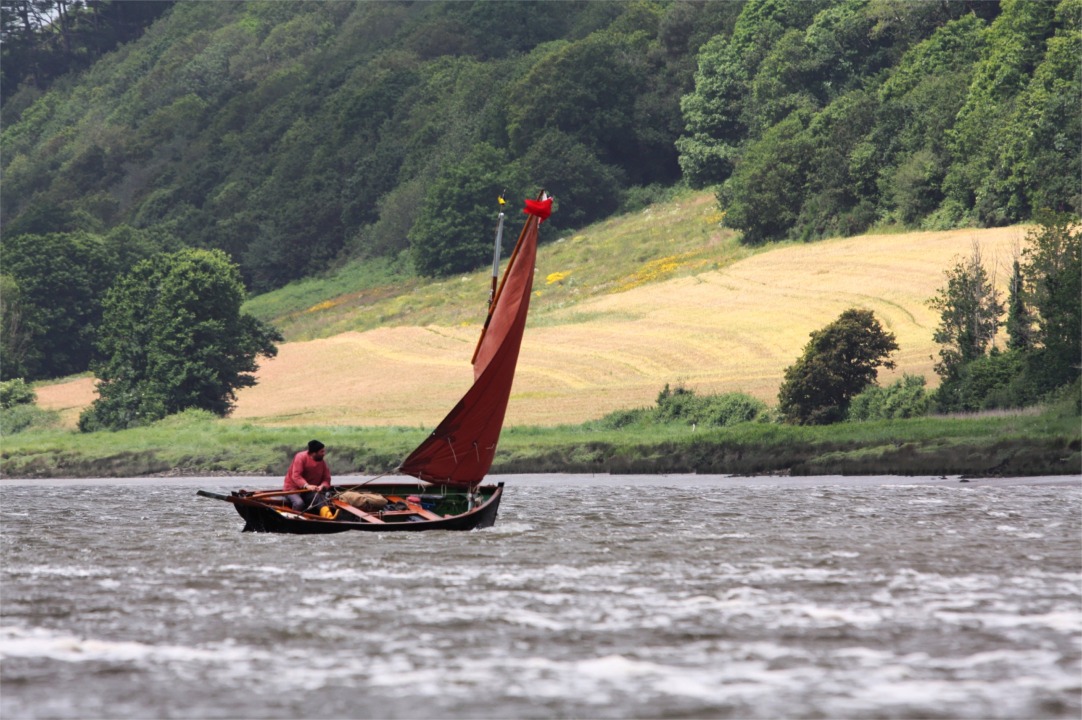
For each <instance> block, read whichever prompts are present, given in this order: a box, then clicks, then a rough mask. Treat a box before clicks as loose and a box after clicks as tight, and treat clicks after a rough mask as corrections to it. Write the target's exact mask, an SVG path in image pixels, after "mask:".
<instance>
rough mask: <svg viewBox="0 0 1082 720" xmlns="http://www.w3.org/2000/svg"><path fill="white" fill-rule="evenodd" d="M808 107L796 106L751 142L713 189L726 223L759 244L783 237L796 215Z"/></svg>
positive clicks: (805, 167)
mask: <svg viewBox="0 0 1082 720" xmlns="http://www.w3.org/2000/svg"><path fill="white" fill-rule="evenodd" d="M810 121H811V113H810V112H808V111H796V112H794V113H792V114H791V115H790V116H789V117H787V118H786V119H785V120H783V121H782V122H780V123H778V124H777V125H774V126H773V127H771V128H770V129H769V130H768V131H767V132H766V134H765V135H764V136H763V138H762V139H761V140H760V141H759V142H756V143H754V144H753V145H751V146H750V147H749V148H748V149H747V152H746V153H745V154H744V156H743V157H742V158H741V160H740V162H739V164H738V165H737V168H736V171H735V173H734V174H733V177H732V178H731V179H730V182H728V183H726V184H725V185H724V186H723V187H722V189H721V191H720V192H719V193H718V199H719V200H720V201H721V205H722V207H724V208H726V214H725V219H724V222H725V224H726V225H727V226H729V227H731V228H734V229H737V230H743V231H744V241H745V242H747V243H750V244H753V245H754V244H758V243H762V242H765V241H766V240H771V239H776V238H779V237H783V236H784V235H785V233H786V232H787V231H788V230H789V229H790V228H791V227H792V226H793V225H794V224H795V223H796V220H797V217H799V215H800V208H801V205H802V200H803V189H804V186H805V184H806V183H807V180H808V173H809V170H810V160H811V157H812V152H813V148H812V146H811V143H810V138H809V136H808V135H807V133H806V132H805V130H806V128H807V125H808V123H809V122H810Z"/></svg>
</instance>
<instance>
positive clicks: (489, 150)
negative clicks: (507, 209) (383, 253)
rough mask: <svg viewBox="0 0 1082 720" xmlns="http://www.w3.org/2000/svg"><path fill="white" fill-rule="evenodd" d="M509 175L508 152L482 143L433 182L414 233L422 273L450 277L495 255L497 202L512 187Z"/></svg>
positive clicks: (412, 247)
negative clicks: (493, 248)
mask: <svg viewBox="0 0 1082 720" xmlns="http://www.w3.org/2000/svg"><path fill="white" fill-rule="evenodd" d="M509 175H510V173H509V171H508V169H507V163H506V155H505V154H504V153H503V152H501V151H500V150H498V149H496V148H494V147H492V146H491V145H479V146H477V147H476V148H474V150H473V152H472V153H470V155H469V156H468V157H466V158H463V160H462V161H461V162H459V163H457V164H455V165H452V166H450V167H448V168H447V169H446V170H445V171H444V172H443V173H442V174H441V175H440V177H439V178H437V179H436V181H435V182H433V183H432V185H431V187H430V188H429V190H428V192H427V194H426V195H425V200H424V203H423V204H422V205H421V210H420V214H419V215H418V217H417V222H416V223H415V224H414V225H413V228H412V229H411V230H410V232H409V241H410V258H411V260H412V261H413V266H414V268H415V269H416V270H417V272H419V273H420V274H422V275H427V276H430V277H432V276H441V275H450V274H453V273H457V272H464V271H467V270H473V269H474V268H476V267H479V266H481V265H483V264H484V263H485V262H486V260H487V259H489V258H491V256H492V241H493V238H494V232H495V228H496V217H497V214H498V212H499V206H498V205H497V204H496V200H497V198H498V197H499V196H500V193H501V192H503V191H504V190H505V189H506V188H507V187H509V181H510V180H511V178H510V177H509ZM510 186H511V187H513V185H510ZM512 197H514V196H513V195H512Z"/></svg>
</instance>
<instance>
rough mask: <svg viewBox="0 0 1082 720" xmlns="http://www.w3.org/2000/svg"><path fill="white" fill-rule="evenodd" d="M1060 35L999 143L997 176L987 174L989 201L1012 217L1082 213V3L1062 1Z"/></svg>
mask: <svg viewBox="0 0 1082 720" xmlns="http://www.w3.org/2000/svg"><path fill="white" fill-rule="evenodd" d="M1057 17H1058V22H1057V25H1058V27H1057V30H1056V35H1055V36H1054V37H1052V38H1050V39H1049V40H1048V44H1047V52H1046V53H1045V55H1044V58H1043V60H1042V62H1041V64H1040V65H1038V66H1037V68H1036V70H1034V72H1033V76H1032V78H1031V79H1030V80H1029V83H1028V85H1027V86H1026V88H1025V90H1023V91H1022V93H1021V94H1020V95H1019V96H1018V100H1017V103H1016V105H1015V110H1014V112H1013V113H1012V114H1011V116H1010V117H1009V118H1008V120H1007V121H1006V123H1005V126H1004V129H1003V132H1002V138H1001V142H999V143H997V147H996V152H997V156H996V164H995V168H994V172H993V173H992V175H990V176H989V177H987V178H985V179H984V187H985V188H986V190H985V191H984V192H985V194H986V195H987V196H988V198H989V199H988V200H987V201H986V202H987V203H991V204H994V205H995V206H997V207H1001V208H1003V213H1004V214H1005V216H1006V217H1007V218H1008V219H1009V220H1021V219H1025V218H1028V217H1033V216H1034V215H1035V214H1036V213H1038V212H1039V211H1041V210H1042V209H1045V208H1048V209H1051V210H1054V211H1058V212H1067V211H1070V212H1074V213H1075V215H1082V153H1079V152H1078V147H1077V145H1078V143H1077V138H1079V137H1080V136H1082V112H1079V109H1078V103H1077V102H1076V100H1077V98H1079V97H1082V63H1079V62H1078V58H1079V57H1082V6H1080V4H1079V3H1078V2H1077V0H1071V1H1069V2H1062V3H1060V6H1059V8H1058V9H1057Z"/></svg>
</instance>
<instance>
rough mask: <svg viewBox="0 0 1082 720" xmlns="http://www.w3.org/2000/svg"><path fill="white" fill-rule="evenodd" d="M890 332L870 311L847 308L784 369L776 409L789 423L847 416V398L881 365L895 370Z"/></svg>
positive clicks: (814, 335)
mask: <svg viewBox="0 0 1082 720" xmlns="http://www.w3.org/2000/svg"><path fill="white" fill-rule="evenodd" d="M897 349H898V343H897V342H896V340H895V337H894V333H891V332H888V331H886V330H884V329H883V327H882V325H880V324H879V321H878V320H876V319H875V316H874V315H873V314H872V311H871V310H858V309H856V308H850V309H849V310H846V311H845V312H843V313H842V314H841V315H840V316H839V317H838V319H837V320H835V321H834V322H832V323H830V324H829V325H827V326H826V327H824V328H822V329H821V330H816V331H815V332H813V333H812V334H811V340H810V341H809V342H808V344H807V345H806V346H804V354H803V355H802V356H801V357H800V359H799V360H797V361H796V363H794V364H793V365H790V366H789V367H788V368H786V370H785V381H784V382H783V383H782V385H781V388H780V389H779V391H778V409H779V410H780V411H781V413H782V415H784V416H785V419H786V420H787V421H788V422H791V423H795V424H798V425H825V424H827V423H832V422H837V421H839V420H842V419H843V418H844V417H845V413H846V410H847V409H848V408H849V402H850V401H851V400H852V399H853V398H854V397H856V396H857V395H858V394H859V393H860V392H861V390H863V389H864V388H866V387H867V386H868V385H871V384H872V383H874V382H875V378H876V373H877V372H878V369H879V366H881V365H882V366H883V367H886V368H894V362H893V361H891V360H889V357H890V354H891V353H892V352H894V351H895V350H897Z"/></svg>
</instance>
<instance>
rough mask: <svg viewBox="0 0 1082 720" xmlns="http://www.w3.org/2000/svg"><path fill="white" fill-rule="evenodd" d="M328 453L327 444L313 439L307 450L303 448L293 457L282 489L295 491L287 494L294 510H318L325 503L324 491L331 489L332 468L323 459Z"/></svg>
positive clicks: (287, 498)
mask: <svg viewBox="0 0 1082 720" xmlns="http://www.w3.org/2000/svg"><path fill="white" fill-rule="evenodd" d="M326 454H327V448H326V446H325V445H324V444H323V443H321V442H320V441H319V440H312V441H311V442H309V443H308V449H307V450H301V451H300V452H299V453H297V454H296V455H295V456H294V457H293V463H292V464H291V465H290V466H289V472H287V473H286V479H285V482H284V483H283V485H282V489H283V490H293V491H294V492H293V493H292V494H290V495H286V500H287V501H288V502H289V504H290V505H292V506H293V509H294V510H306V511H313V510H314V511H317V512H318V510H319V508H321V507H323V505H324V504H325V502H326V500H325V497H324V492H326V491H327V490H330V489H331V470H330V468H328V467H327V463H326V462H324V460H323V457H324V456H325V455H326Z"/></svg>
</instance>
